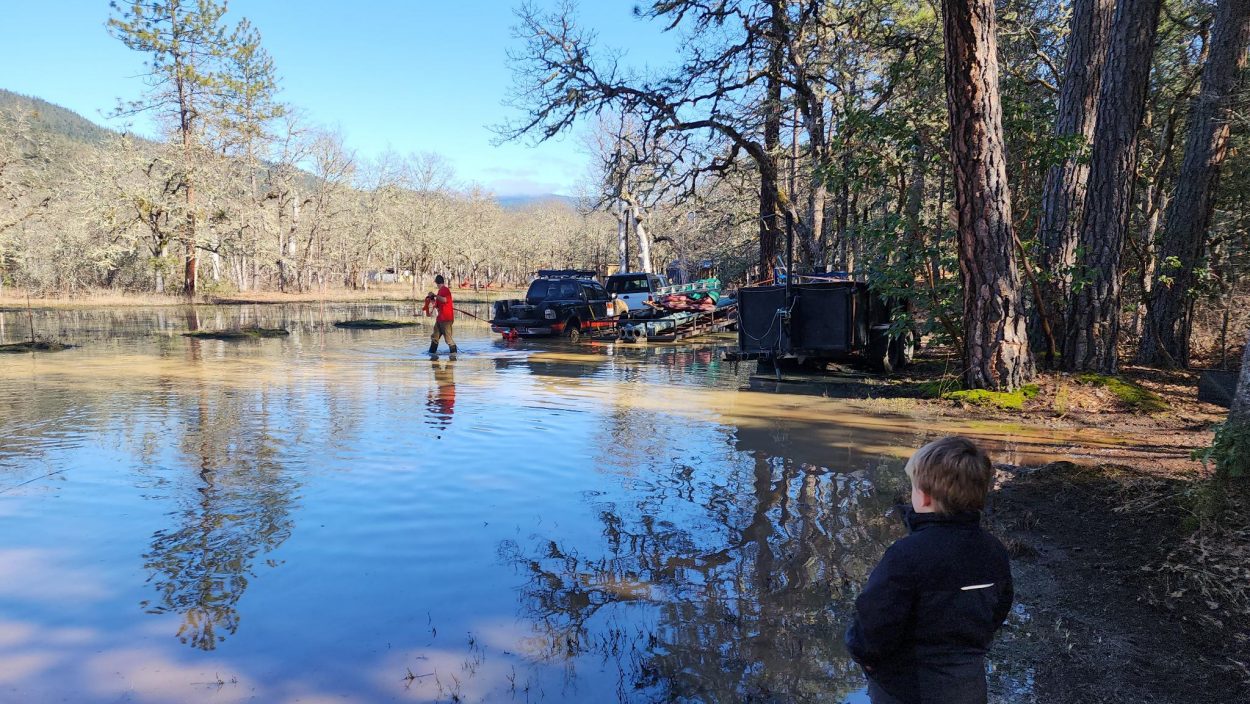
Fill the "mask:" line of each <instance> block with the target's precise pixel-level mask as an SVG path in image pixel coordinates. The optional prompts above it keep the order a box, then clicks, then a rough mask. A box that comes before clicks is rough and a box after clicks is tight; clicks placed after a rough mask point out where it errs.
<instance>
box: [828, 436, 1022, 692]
mask: <svg viewBox="0 0 1250 704" xmlns="http://www.w3.org/2000/svg"><path fill="white" fill-rule="evenodd" d="M905 469H906V472H907V476H908V478H909V479H911V506H912V510H910V511H908V512H907V517H906V520H907V527H908V528H909V529H910V530H911V535H909V536H907V537H905V538H903V539H901V540H899V541H898V542H896V543H894V544H893V545H891V546H890V547H889V549H887V550H886V551H885V556H884V557H882V558H881V562H880V563H878V565H877V567H876V569H874V570H873V571H872V575H871V576H870V577H869V578H868V584H867V585H866V586H865V587H864V591H863V593H861V594H860V595H859V598H858V599H856V600H855V621H854V623H852V624H851V627H850V629H848V630H847V632H846V649H847V650H848V651H850V653H851V656H852V657H854V658H855V661H856V662H858V663H859V664H860V665H861V666H863V668H864V672H865V673H866V674H867V675H868V695H869V697H870V698H871V699H872V702H873V704H983V703H984V702H985V701H986V689H985V652H986V650H987V649H988V648H989V645H990V641H991V640H992V639H993V637H994V632H995V631H997V630H998V628H999V627H1000V626H1002V624H1003V621H1004V620H1006V618H1007V612H1008V611H1009V610H1010V609H1011V600H1012V588H1011V565H1010V562H1009V559H1008V557H1007V550H1006V549H1005V548H1004V547H1003V545H1002V543H1000V542H998V540H997V539H996V538H995V537H994V536H992V535H990V534H989V533H987V532H985V531H984V530H982V529H981V525H980V522H981V509H982V508H983V507H984V505H985V495H986V494H987V493H989V490H990V488H991V486H992V485H993V483H994V470H993V467H992V466H991V465H990V458H989V457H988V456H987V455H986V454H985V452H983V451H982V450H981V448H979V447H977V446H976V445H975V444H974V443H973V442H972V441H970V440H968V439H966V438H961V437H949V438H943V439H941V440H936V441H934V442H931V443H929V444H928V445H925V446H924V447H922V448H920V450H918V451H917V452H916V454H914V455H912V457H911V459H910V460H908V461H907V466H906V468H905Z"/></svg>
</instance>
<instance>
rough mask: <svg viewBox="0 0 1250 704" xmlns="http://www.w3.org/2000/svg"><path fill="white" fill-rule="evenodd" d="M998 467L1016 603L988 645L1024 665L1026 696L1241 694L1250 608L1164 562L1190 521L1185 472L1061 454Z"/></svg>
mask: <svg viewBox="0 0 1250 704" xmlns="http://www.w3.org/2000/svg"><path fill="white" fill-rule="evenodd" d="M1002 474H1003V479H1004V482H1003V484H1002V486H1001V487H1000V489H999V491H998V492H996V495H995V497H994V500H993V508H992V513H991V516H990V525H991V528H992V530H993V531H994V532H995V533H996V534H997V535H999V536H1000V537H1001V538H1002V539H1003V541H1004V542H1005V543H1006V544H1007V546H1008V548H1009V549H1010V550H1011V552H1012V555H1013V559H1014V564H1013V571H1014V574H1015V579H1016V598H1017V602H1018V603H1019V604H1021V606H1022V611H1023V615H1021V616H1020V618H1016V619H1013V621H1012V623H1011V624H1010V625H1009V626H1008V627H1007V628H1006V629H1004V633H1003V634H1002V635H1001V636H1000V640H999V642H998V643H997V644H996V645H995V656H996V659H998V660H1001V661H1004V662H1009V663H1012V664H1013V667H1016V668H1021V667H1022V668H1024V669H1026V670H1028V671H1031V673H1032V678H1033V688H1034V693H1033V698H1034V701H1038V702H1047V703H1052V702H1053V703H1055V704H1067V703H1069V702H1070V703H1072V704H1076V703H1078V702H1080V703H1081V704H1089V703H1095V702H1097V703H1102V702H1107V703H1110V702H1117V703H1120V702H1123V703H1125V704H1127V703H1128V702H1229V703H1230V704H1231V703H1232V702H1240V703H1242V704H1244V702H1246V701H1247V700H1248V695H1247V692H1250V618H1247V614H1246V613H1245V611H1244V610H1243V609H1242V608H1240V606H1241V605H1238V604H1237V603H1235V599H1233V598H1231V597H1230V596H1228V595H1225V594H1202V593H1200V592H1199V591H1198V590H1194V589H1193V588H1192V586H1193V585H1192V584H1189V583H1188V582H1187V581H1186V580H1185V579H1184V576H1183V574H1182V573H1179V572H1177V571H1176V569H1175V565H1174V564H1172V563H1173V562H1174V560H1173V559H1171V558H1175V557H1176V556H1177V555H1178V554H1186V553H1187V551H1188V550H1187V549H1188V547H1189V546H1190V541H1189V538H1190V537H1191V535H1192V533H1193V528H1192V527H1191V526H1190V522H1189V521H1188V520H1187V519H1188V515H1187V511H1186V509H1185V504H1184V501H1183V500H1182V497H1183V496H1184V494H1183V492H1178V491H1177V490H1178V489H1181V488H1183V487H1182V484H1183V483H1184V480H1172V479H1159V478H1158V477H1157V474H1155V473H1146V472H1141V471H1138V470H1135V469H1131V468H1117V467H1113V466H1107V465H1104V466H1099V467H1094V468H1088V467H1077V466H1075V465H1070V464H1067V463H1059V464H1054V465H1048V466H1046V467H1042V468H1038V469H1032V470H1030V469H1022V468H1006V471H1004V472H1003V473H1002ZM1184 562H1186V563H1187V564H1188V562H1189V561H1188V560H1186V561H1184ZM1229 602H1233V603H1229ZM1239 611H1240V613H1239Z"/></svg>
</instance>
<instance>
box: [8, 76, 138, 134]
mask: <svg viewBox="0 0 1250 704" xmlns="http://www.w3.org/2000/svg"><path fill="white" fill-rule="evenodd" d="M0 111H6V112H14V113H24V114H25V115H27V116H28V118H29V120H30V123H31V126H32V127H34V128H35V129H36V130H40V131H43V132H47V133H49V134H53V135H57V136H60V137H65V138H66V139H69V140H72V141H75V142H86V143H89V144H99V143H101V142H103V141H104V140H106V139H108V137H109V135H112V134H114V131H113V130H110V129H109V128H107V127H101V126H100V125H97V124H96V123H94V122H92V121H91V120H88V119H87V118H85V117H83V116H82V115H79V114H78V113H76V112H74V111H73V110H70V109H69V108H63V107H61V106H60V105H54V104H53V103H49V102H48V101H46V100H43V99H40V98H32V97H30V96H28V95H22V94H21V93H14V92H13V91H9V90H4V89H3V88H0Z"/></svg>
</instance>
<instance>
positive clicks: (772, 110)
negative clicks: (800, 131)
mask: <svg viewBox="0 0 1250 704" xmlns="http://www.w3.org/2000/svg"><path fill="white" fill-rule="evenodd" d="M779 8H780V4H779V3H777V4H774V5H773V23H774V25H779V24H780V22H784V18H782V19H779V18H778V16H777V15H778V12H781V11H784V10H782V9H779ZM772 43H773V45H772V48H771V50H770V53H769V58H768V83H767V87H766V88H765V99H764V152H765V156H764V159H763V160H762V162H763V163H760V164H759V166H760V275H761V276H762V277H763V278H765V279H767V278H770V275H769V274H770V272H771V271H772V270H773V266H774V264H775V263H776V261H777V252H778V248H779V243H780V242H781V240H782V234H783V233H782V218H781V206H782V203H781V178H780V174H779V172H778V169H777V153H778V151H777V150H778V149H779V148H780V146H781V113H782V110H781V71H782V60H783V58H784V56H785V53H784V51H785V47H784V46H783V45H782V43H781V40H780V39H779V38H778V37H773V38H772ZM786 275H787V276H789V272H786Z"/></svg>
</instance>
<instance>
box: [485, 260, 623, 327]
mask: <svg viewBox="0 0 1250 704" xmlns="http://www.w3.org/2000/svg"><path fill="white" fill-rule="evenodd" d="M538 274H539V275H538V278H536V279H534V281H533V282H532V283H530V287H529V290H528V291H527V292H526V293H525V299H524V300H509V301H495V311H494V316H493V318H492V319H491V321H490V329H491V330H492V331H494V332H497V333H502V334H503V335H521V336H524V337H542V336H551V335H563V336H564V337H565V338H567V339H568V340H570V341H572V342H577V341H578V340H580V339H581V338H582V336H584V335H589V334H591V333H592V332H593V331H597V330H603V329H610V328H612V327H614V326H615V325H616V319H615V318H609V317H608V312H609V310H610V306H609V305H608V304H609V302H610V301H611V297H610V296H609V295H608V292H607V291H606V290H604V288H603V286H602V285H601V284H600V283H599V282H598V281H596V280H595V278H594V276H595V272H589V271H575V270H568V271H564V270H562V271H540V272H538Z"/></svg>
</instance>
